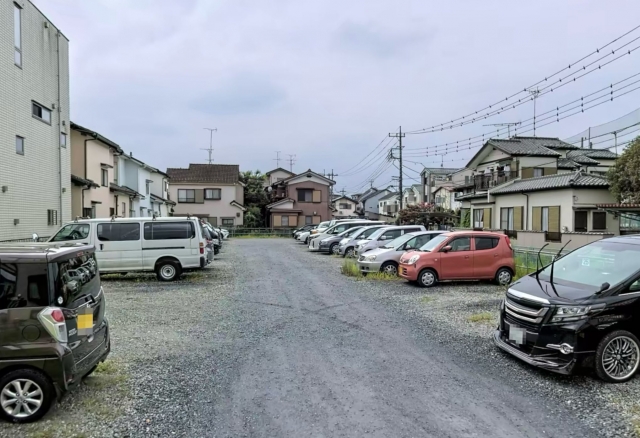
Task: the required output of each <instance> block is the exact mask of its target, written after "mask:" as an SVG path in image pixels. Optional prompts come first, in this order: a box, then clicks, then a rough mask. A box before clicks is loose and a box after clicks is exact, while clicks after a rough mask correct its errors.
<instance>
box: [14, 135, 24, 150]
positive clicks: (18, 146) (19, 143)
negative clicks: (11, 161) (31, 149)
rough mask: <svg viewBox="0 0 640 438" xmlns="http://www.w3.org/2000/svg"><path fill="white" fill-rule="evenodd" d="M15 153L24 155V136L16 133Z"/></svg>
mask: <svg viewBox="0 0 640 438" xmlns="http://www.w3.org/2000/svg"><path fill="white" fill-rule="evenodd" d="M16 154H20V155H24V137H20V136H19V135H16Z"/></svg>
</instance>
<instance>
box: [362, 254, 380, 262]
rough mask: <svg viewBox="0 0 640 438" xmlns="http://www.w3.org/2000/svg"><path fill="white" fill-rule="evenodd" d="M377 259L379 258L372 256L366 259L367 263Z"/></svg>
mask: <svg viewBox="0 0 640 438" xmlns="http://www.w3.org/2000/svg"><path fill="white" fill-rule="evenodd" d="M376 257H377V256H374V255H370V256H366V257H365V258H364V259H365V260H366V261H367V262H372V261H374V260H375V259H376Z"/></svg>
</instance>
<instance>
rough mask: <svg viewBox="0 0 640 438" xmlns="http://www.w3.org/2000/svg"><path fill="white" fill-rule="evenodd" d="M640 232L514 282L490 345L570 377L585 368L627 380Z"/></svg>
mask: <svg viewBox="0 0 640 438" xmlns="http://www.w3.org/2000/svg"><path fill="white" fill-rule="evenodd" d="M638 337H640V235H633V236H620V237H612V238H609V239H603V240H598V241H596V242H593V243H590V244H588V245H585V246H583V247H581V248H578V249H576V250H575V251H572V252H570V253H569V254H567V255H565V256H564V257H561V258H558V259H556V261H555V262H554V263H552V264H550V265H548V266H546V267H544V268H542V269H541V270H539V271H538V272H536V273H534V274H531V275H528V276H526V277H523V278H522V279H520V280H519V281H516V282H515V283H513V284H512V285H511V286H509V289H508V291H507V294H506V297H505V299H504V301H503V302H502V304H501V310H500V321H499V325H498V329H497V330H496V332H495V334H494V342H495V343H496V345H497V346H498V347H500V348H501V349H502V350H504V351H506V352H508V353H510V354H512V355H514V356H516V357H517V358H519V359H521V360H523V361H525V362H527V363H529V364H532V365H535V366H538V367H540V368H545V369H547V370H551V371H555V372H558V373H562V374H570V373H571V372H572V371H573V370H574V369H575V367H576V366H591V367H594V368H595V370H596V374H597V375H598V377H600V378H601V379H603V380H605V381H608V382H616V383H618V382H625V381H627V380H629V379H631V378H632V377H633V376H634V374H635V373H636V372H637V371H638V366H639V364H640V341H638Z"/></svg>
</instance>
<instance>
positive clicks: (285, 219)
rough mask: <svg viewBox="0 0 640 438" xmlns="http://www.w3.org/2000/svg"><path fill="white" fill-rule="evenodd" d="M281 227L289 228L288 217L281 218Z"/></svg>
mask: <svg viewBox="0 0 640 438" xmlns="http://www.w3.org/2000/svg"><path fill="white" fill-rule="evenodd" d="M281 225H282V226H283V227H288V226H289V216H282V222H281Z"/></svg>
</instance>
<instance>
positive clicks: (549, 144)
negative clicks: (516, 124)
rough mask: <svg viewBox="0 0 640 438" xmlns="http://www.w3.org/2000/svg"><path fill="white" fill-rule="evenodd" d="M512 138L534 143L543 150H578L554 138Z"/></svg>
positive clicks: (576, 147)
mask: <svg viewBox="0 0 640 438" xmlns="http://www.w3.org/2000/svg"><path fill="white" fill-rule="evenodd" d="M513 138H515V139H518V140H524V141H534V142H536V143H539V144H541V145H542V146H544V147H545V148H549V149H563V150H569V149H579V147H578V146H575V145H572V144H571V143H567V142H565V141H562V140H560V139H559V138H556V137H521V136H515V137H513Z"/></svg>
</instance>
